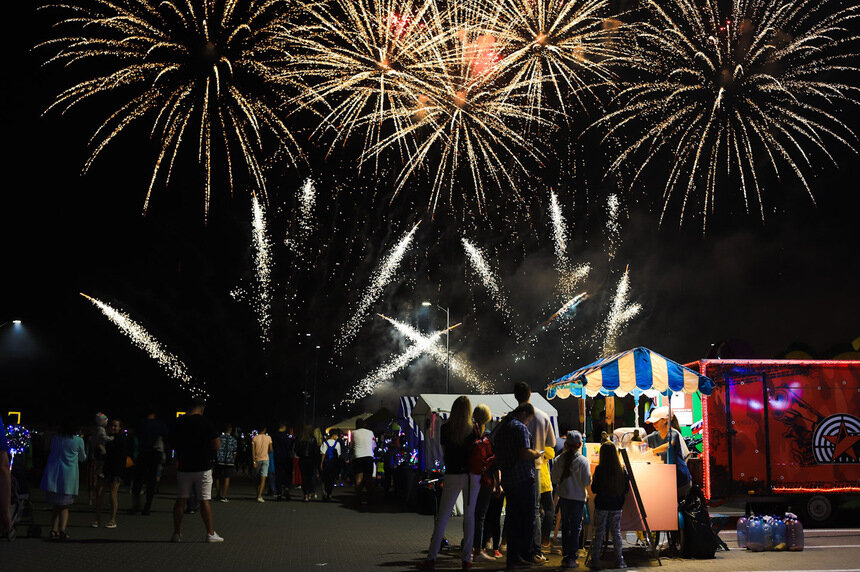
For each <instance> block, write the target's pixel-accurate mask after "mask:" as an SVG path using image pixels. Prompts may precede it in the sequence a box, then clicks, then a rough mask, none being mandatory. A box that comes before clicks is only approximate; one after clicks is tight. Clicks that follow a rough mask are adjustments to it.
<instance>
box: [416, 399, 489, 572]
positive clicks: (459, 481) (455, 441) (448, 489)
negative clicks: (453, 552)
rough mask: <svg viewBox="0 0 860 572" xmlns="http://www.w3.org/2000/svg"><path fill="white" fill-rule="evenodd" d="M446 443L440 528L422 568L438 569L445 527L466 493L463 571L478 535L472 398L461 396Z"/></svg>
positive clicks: (442, 432) (445, 428) (444, 435)
mask: <svg viewBox="0 0 860 572" xmlns="http://www.w3.org/2000/svg"><path fill="white" fill-rule="evenodd" d="M439 437H440V441H441V443H442V453H443V456H444V459H445V478H444V484H443V487H442V499H441V500H440V501H439V512H438V514H437V517H436V526H435V527H434V529H433V537H432V539H431V540H430V550H428V552H427V560H425V561H424V563H423V564H422V565H421V567H422V568H425V569H428V568H435V566H436V556H437V555H438V554H439V548H440V546H441V544H442V536H443V535H444V534H445V526H446V525H447V524H448V519H449V518H450V516H451V510H452V509H453V508H454V503H455V502H457V497H458V496H460V493H461V492H462V493H463V547H462V558H463V569H464V570H468V569H470V568H471V567H472V541H473V539H474V534H475V530H474V529H475V501H476V500H477V498H478V491H479V490H480V479H481V476H480V475H473V474H471V473H470V472H469V453H470V452H471V449H472V445H473V444H474V442H475V439H477V437H478V433H477V432H476V428H475V427H474V426H473V425H472V404H471V403H470V402H469V398H468V397H466V396H465V395H461V396H460V397H458V398H457V399H455V400H454V404H453V405H452V406H451V415H450V416H449V417H448V421H447V422H446V423H445V424H444V425H442V428H441V429H440V431H439Z"/></svg>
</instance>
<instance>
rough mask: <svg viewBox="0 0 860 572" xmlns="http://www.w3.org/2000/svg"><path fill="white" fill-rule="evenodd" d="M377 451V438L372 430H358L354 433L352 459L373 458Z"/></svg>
mask: <svg viewBox="0 0 860 572" xmlns="http://www.w3.org/2000/svg"><path fill="white" fill-rule="evenodd" d="M374 451H376V436H374V434H373V431H371V430H370V429H356V430H355V431H353V432H352V458H353V459H361V458H362V457H372V456H373V452H374Z"/></svg>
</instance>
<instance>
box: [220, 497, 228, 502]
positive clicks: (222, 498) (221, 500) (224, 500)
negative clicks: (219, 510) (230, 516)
mask: <svg viewBox="0 0 860 572" xmlns="http://www.w3.org/2000/svg"><path fill="white" fill-rule="evenodd" d="M218 502H230V500H229V499H228V498H227V497H221V498H220V499H218Z"/></svg>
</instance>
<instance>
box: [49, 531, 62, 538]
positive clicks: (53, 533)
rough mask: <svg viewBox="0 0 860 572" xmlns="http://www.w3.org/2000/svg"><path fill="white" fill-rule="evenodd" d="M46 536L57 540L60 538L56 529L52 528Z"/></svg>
mask: <svg viewBox="0 0 860 572" xmlns="http://www.w3.org/2000/svg"><path fill="white" fill-rule="evenodd" d="M48 538H50V539H51V540H58V539H59V538H60V533H59V532H57V531H56V530H52V531H51V534H50V536H49V537H48Z"/></svg>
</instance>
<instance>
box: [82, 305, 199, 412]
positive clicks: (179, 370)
mask: <svg viewBox="0 0 860 572" xmlns="http://www.w3.org/2000/svg"><path fill="white" fill-rule="evenodd" d="M80 294H81V296H83V297H84V298H86V299H87V300H89V301H90V302H92V304H93V305H94V306H95V307H96V308H98V309H99V310H101V313H102V314H104V315H105V316H106V317H107V319H108V320H110V321H111V322H113V324H114V325H115V326H116V327H117V328H119V330H120V331H121V332H122V333H123V334H125V335H126V337H128V339H130V340H131V343H132V344H133V345H134V346H136V347H137V348H139V349H141V350H143V351H145V352H146V353H147V354H149V357H151V358H152V359H154V360H155V361H157V362H158V364H159V365H160V366H161V368H162V369H163V370H164V371H165V373H167V374H168V375H169V376H171V377H173V378H174V379H176V380H177V381H179V386H180V387H181V388H182V389H183V390H185V391H187V392H189V393H190V394H191V395H192V396H194V397H209V393H208V392H207V391H206V390H205V389H203V388H202V387H201V386H200V385H198V384H197V382H196V381H195V380H194V378H192V377H191V374H190V373H188V368H187V366H186V365H185V364H184V363H182V360H180V359H179V358H178V357H176V356H175V355H173V354H172V353H170V352H169V351H167V349H166V348H165V347H164V346H163V345H162V344H161V342H159V341H158V340H156V339H155V337H153V335H152V334H150V333H149V332H148V331H147V330H146V328H144V327H143V326H141V325H140V324H138V323H137V322H135V321H134V320H132V319H131V318H130V317H129V315H128V314H126V313H125V312H122V311H121V310H117V309H115V308H112V307H111V306H109V305H107V304H105V303H104V302H102V301H101V300H99V299H97V298H93V297H92V296H87V295H86V294H84V293H83V292H81V293H80Z"/></svg>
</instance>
